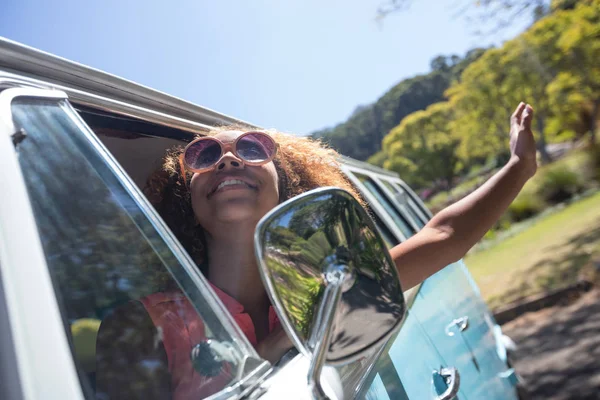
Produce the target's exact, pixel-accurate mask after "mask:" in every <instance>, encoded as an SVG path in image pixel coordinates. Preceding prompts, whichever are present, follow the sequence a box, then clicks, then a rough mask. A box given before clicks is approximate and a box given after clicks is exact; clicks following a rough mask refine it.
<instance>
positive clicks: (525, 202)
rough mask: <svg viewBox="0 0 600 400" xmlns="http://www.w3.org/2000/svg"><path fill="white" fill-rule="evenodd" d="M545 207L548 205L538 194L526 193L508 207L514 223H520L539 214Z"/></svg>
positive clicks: (522, 193)
mask: <svg viewBox="0 0 600 400" xmlns="http://www.w3.org/2000/svg"><path fill="white" fill-rule="evenodd" d="M545 207H546V204H545V203H544V201H543V200H542V199H541V198H540V197H539V196H538V195H537V194H536V193H534V192H528V191H524V192H521V194H519V195H518V196H517V198H516V199H515V200H514V201H513V202H512V204H511V205H510V206H509V207H508V214H509V216H510V219H511V220H512V221H515V222H518V221H523V220H525V219H527V218H531V217H533V216H534V215H536V214H539V213H540V212H541V211H542V210H543V209H544V208H545Z"/></svg>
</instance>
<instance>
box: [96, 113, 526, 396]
mask: <svg viewBox="0 0 600 400" xmlns="http://www.w3.org/2000/svg"><path fill="white" fill-rule="evenodd" d="M532 117H533V110H532V108H531V107H530V106H529V105H526V104H524V103H521V104H519V106H518V107H517V109H516V110H515V112H514V113H513V115H512V116H511V119H510V150H511V158H510V160H509V161H508V163H507V164H506V165H505V166H504V167H503V168H502V169H501V170H500V171H499V172H498V173H496V174H495V175H494V176H493V177H492V178H491V179H490V180H489V181H487V182H486V183H485V184H484V185H483V186H481V187H480V188H479V189H477V190H476V191H475V192H473V193H471V194H470V195H468V196H467V197H465V198H464V199H462V200H460V201H459V202H457V203H455V204H453V205H452V206H450V207H448V208H446V209H444V210H442V211H441V212H440V213H438V214H437V215H436V216H435V217H434V218H432V220H431V221H430V222H429V223H428V224H427V225H426V226H425V227H424V228H423V229H422V230H421V231H420V232H419V233H417V234H416V235H414V236H413V237H412V238H410V239H409V240H407V241H405V242H403V243H401V244H399V245H397V246H396V247H394V248H393V249H391V251H390V253H391V255H392V258H393V260H394V262H395V264H396V265H397V268H398V272H399V275H400V279H401V281H402V285H403V287H404V288H406V289H408V288H411V287H413V286H415V285H417V284H418V283H420V282H422V281H423V280H424V279H426V278H427V277H429V276H431V275H432V274H434V273H435V272H437V271H438V270H440V269H441V268H443V267H444V266H446V265H448V264H450V263H452V262H454V261H457V260H459V259H460V258H462V257H463V256H464V255H465V254H466V253H467V251H468V250H469V249H470V248H471V247H472V246H473V245H474V244H475V243H476V242H477V241H479V239H481V237H482V236H483V235H484V234H485V233H486V232H487V231H488V230H489V229H490V228H491V227H492V225H493V224H494V223H495V222H496V221H497V220H498V218H499V217H500V216H501V215H502V214H503V213H504V211H505V210H506V208H507V207H508V205H509V204H510V203H511V202H512V200H513V199H514V198H515V197H516V195H517V194H518V193H519V191H520V190H521V188H522V187H523V185H524V184H525V182H526V181H527V180H528V179H529V178H531V177H532V176H533V175H534V174H535V171H536V168H537V166H536V150H535V141H534V138H533V134H532V131H531V120H532ZM248 130H250V131H254V130H251V129H248ZM248 130H247V129H243V128H242V127H226V128H221V129H217V130H215V131H214V132H212V138H214V139H216V141H215V140H214V139H213V140H208V141H207V140H200V141H199V142H193V143H192V144H190V145H189V146H188V147H187V148H186V150H185V151H184V152H183V153H182V151H181V150H177V151H175V152H174V153H172V154H170V155H169V156H168V157H167V160H166V163H165V170H166V171H168V172H169V174H170V176H169V178H168V179H166V180H163V181H160V182H154V184H153V185H151V187H152V188H153V189H152V190H150V192H152V193H149V194H150V195H156V194H157V193H158V194H159V199H160V202H159V204H157V208H158V211H159V212H160V213H161V215H163V217H164V219H165V221H166V222H167V223H168V224H169V226H170V227H171V229H172V230H173V231H174V233H175V234H176V235H177V236H178V238H179V240H180V241H181V242H182V244H183V245H184V246H185V247H186V248H187V250H188V252H189V253H190V255H191V256H192V257H193V258H194V259H195V261H196V262H197V264H198V265H199V268H200V269H201V270H202V272H203V273H204V274H205V276H206V277H207V278H208V280H209V281H210V282H211V283H212V285H213V287H214V289H215V291H216V292H217V294H218V296H219V297H220V298H221V299H222V300H223V302H224V304H225V305H226V307H227V308H228V309H229V311H230V312H231V313H232V314H233V316H234V318H235V319H236V321H237V322H238V324H239V325H240V327H241V328H242V330H243V332H244V333H245V334H246V336H247V337H248V339H249V340H250V342H251V343H252V344H253V345H255V347H256V349H257V351H258V353H259V354H260V355H261V356H262V357H263V358H265V359H267V360H269V361H271V362H275V361H277V360H278V359H279V358H280V357H281V356H282V355H283V354H284V353H285V351H287V350H288V349H289V348H290V347H292V345H291V342H290V341H289V339H288V338H287V336H286V334H285V332H284V331H283V330H282V329H281V326H280V325H279V323H278V321H277V319H276V317H275V314H274V312H273V309H272V308H271V306H270V302H269V298H268V296H267V294H266V292H265V289H264V287H263V285H262V282H261V278H260V275H259V270H258V266H257V265H256V258H255V255H254V245H253V240H254V230H255V227H256V224H257V222H258V221H259V220H260V218H261V217H263V216H264V215H265V214H266V213H267V212H268V211H269V210H271V209H272V208H273V207H275V206H276V205H277V204H279V203H280V202H282V201H284V200H286V199H288V198H290V197H293V196H295V195H297V194H299V193H302V192H304V191H307V190H310V189H313V188H316V187H320V186H339V187H343V188H345V189H347V190H349V191H350V192H351V193H353V194H354V195H355V196H356V197H357V198H358V196H357V193H356V192H355V190H354V189H353V188H352V187H351V185H350V184H349V183H348V181H347V180H346V179H345V178H344V176H343V174H342V173H341V171H340V170H339V167H337V163H336V161H335V156H336V154H335V153H334V152H333V151H332V150H328V149H324V148H322V147H320V146H319V145H318V144H317V143H316V142H313V141H311V140H309V139H306V138H298V137H293V136H287V135H282V134H279V133H277V132H272V133H270V137H271V138H272V139H274V142H273V141H272V140H271V139H269V136H266V135H265V134H264V132H263V133H260V134H248V133H247V131H248ZM257 144H258V145H257ZM275 146H278V148H277V149H274V148H273V147H275ZM257 149H258V150H257ZM253 151H254V152H255V153H252V152H253ZM258 153H262V154H258ZM157 188H158V191H157ZM165 296H166V297H165ZM169 296H171V297H169ZM175 296H177V295H175ZM175 301H181V300H180V299H179V298H177V299H175V298H173V297H172V295H170V294H168V295H166V294H165V293H158V294H155V295H150V296H148V297H146V298H144V299H141V300H140V302H137V303H136V305H129V306H128V307H126V308H125V309H124V310H120V311H118V312H116V313H115V314H116V315H114V316H113V317H111V319H110V320H109V321H104V322H103V324H102V325H103V328H101V329H100V333H99V336H98V345H97V351H98V353H99V354H100V355H99V358H98V360H99V361H98V386H99V388H100V387H103V388H104V390H105V391H104V392H103V393H111V396H116V397H121V396H119V395H123V396H122V397H128V396H126V395H124V393H123V391H124V390H126V389H125V388H120V387H119V385H118V384H115V381H114V380H113V381H112V382H111V381H110V380H109V379H106V377H104V378H103V377H102V372H101V371H102V369H103V368H104V367H103V366H102V361H100V360H106V359H110V357H108V356H107V355H110V353H111V351H113V350H112V349H114V348H116V347H117V346H118V343H116V342H115V338H114V337H111V336H110V335H109V334H106V333H105V332H111V330H110V329H106V326H107V325H108V326H111V325H112V326H115V324H116V325H117V326H118V324H124V326H126V325H127V322H126V321H125V319H128V320H132V317H131V316H132V315H134V316H135V318H133V320H135V321H136V322H135V324H136V329H140V327H142V326H143V327H146V328H147V329H146V331H147V332H149V333H148V338H147V340H145V339H141V340H140V344H139V346H137V347H135V348H134V349H130V352H131V357H132V360H133V361H132V360H129V362H134V361H135V358H136V357H140V354H144V357H148V356H149V355H150V357H151V358H152V357H154V358H155V359H156V360H159V361H161V362H163V364H164V363H165V362H166V363H168V361H171V363H170V364H169V367H168V369H167V370H165V371H164V372H163V373H158V374H156V375H154V376H153V377H152V382H153V390H151V393H150V394H151V395H152V397H157V398H165V397H167V398H169V397H173V398H182V399H183V398H191V397H198V396H203V395H208V394H211V393H214V392H215V391H217V390H218V389H220V387H219V384H220V383H219V382H218V378H219V377H218V376H217V377H216V378H210V379H209V378H207V377H197V376H196V377H195V378H193V379H192V378H189V379H188V380H187V381H186V379H187V378H184V376H189V373H190V371H191V368H192V366H191V363H190V362H188V361H181V362H180V363H179V364H177V363H175V364H174V363H173V362H172V360H173V359H175V358H176V356H177V355H178V354H180V353H181V354H183V355H186V354H189V351H190V350H191V349H190V348H189V346H187V347H186V345H181V346H180V347H179V348H177V346H176V345H174V344H173V343H182V342H183V341H184V340H170V339H168V338H167V337H168V336H169V335H178V334H179V332H178V331H177V329H179V328H173V329H171V331H169V329H170V328H169V327H168V326H166V322H165V318H164V312H165V311H164V309H159V308H160V307H163V305H165V304H169V302H175ZM164 307H167V308H168V306H164ZM190 313H193V312H192V311H190ZM177 318H183V317H177ZM182 326H183V325H182ZM157 331H158V332H159V333H160V334H161V335H163V336H162V337H163V345H162V346H160V345H159V346H156V340H155V339H156V337H157V336H156V332H157ZM169 332H171V333H169ZM165 338H166V339H165ZM186 338H187V336H186ZM188 342H189V340H188ZM152 344H153V345H152ZM182 346H183V347H182ZM178 352H179V353H178ZM183 358H185V357H183V356H181V357H179V359H180V360H181V359H183ZM188 358H189V357H188ZM166 360H168V361H166ZM186 360H187V358H186ZM110 368H112V370H113V371H114V369H115V366H114V365H112V366H110ZM194 379H196V380H194ZM111 387H112V389H113V390H111ZM99 392H100V391H99ZM129 397H130V396H129ZM111 398H112V397H111Z"/></svg>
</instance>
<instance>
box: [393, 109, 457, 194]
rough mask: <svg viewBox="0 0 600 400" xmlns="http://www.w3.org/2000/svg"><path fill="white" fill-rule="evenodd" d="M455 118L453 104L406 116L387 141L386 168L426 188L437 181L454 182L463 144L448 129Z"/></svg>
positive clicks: (415, 184)
mask: <svg viewBox="0 0 600 400" xmlns="http://www.w3.org/2000/svg"><path fill="white" fill-rule="evenodd" d="M452 118H453V110H452V107H451V106H450V104H449V103H437V104H433V105H431V106H429V107H428V108H427V109H426V110H424V111H417V112H415V113H413V114H411V115H409V116H408V117H406V118H404V119H403V120H402V122H401V123H400V125H398V126H397V127H396V128H394V129H393V130H392V131H391V132H390V134H389V135H388V136H386V138H385V139H384V141H383V149H384V151H385V152H386V153H387V154H388V160H386V162H385V163H384V167H385V168H388V169H391V170H393V171H396V172H398V173H399V174H401V175H402V176H403V177H404V179H405V180H406V181H407V182H408V183H409V184H411V185H414V186H418V187H423V186H425V185H426V184H427V182H431V181H434V180H443V181H444V183H445V184H446V185H450V184H451V182H452V180H453V178H454V176H455V173H456V167H457V164H458V157H457V156H456V147H457V146H458V143H459V141H458V139H457V138H455V137H454V136H453V135H452V133H451V132H450V130H449V129H448V123H447V122H448V121H449V120H451V119H452ZM417 171H418V172H417Z"/></svg>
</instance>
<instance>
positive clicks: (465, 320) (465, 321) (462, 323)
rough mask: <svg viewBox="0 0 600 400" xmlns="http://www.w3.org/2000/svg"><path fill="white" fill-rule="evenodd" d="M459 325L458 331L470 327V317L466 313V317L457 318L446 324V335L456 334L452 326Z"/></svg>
mask: <svg viewBox="0 0 600 400" xmlns="http://www.w3.org/2000/svg"><path fill="white" fill-rule="evenodd" d="M455 326H456V327H458V331H459V332H462V331H466V330H467V329H468V328H469V317H467V316H466V315H465V316H464V317H460V318H456V319H455V320H454V321H452V322H450V323H449V324H448V326H446V335H448V336H454V332H453V331H452V328H454V327H455Z"/></svg>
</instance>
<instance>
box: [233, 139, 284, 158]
mask: <svg viewBox="0 0 600 400" xmlns="http://www.w3.org/2000/svg"><path fill="white" fill-rule="evenodd" d="M275 148H276V147H275V142H274V141H273V139H272V138H271V137H270V136H268V135H266V134H263V133H249V134H247V135H245V136H244V137H242V138H241V139H240V140H239V141H238V143H237V153H238V155H239V156H240V157H241V158H243V159H244V160H245V161H250V162H261V161H265V160H268V159H269V158H271V157H273V154H275Z"/></svg>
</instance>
